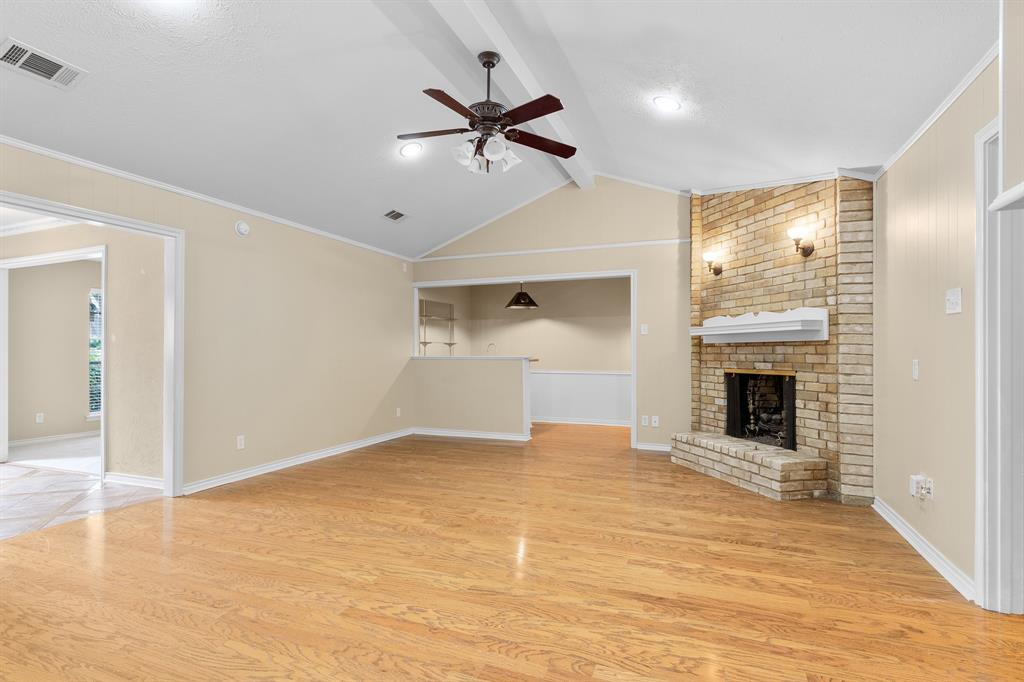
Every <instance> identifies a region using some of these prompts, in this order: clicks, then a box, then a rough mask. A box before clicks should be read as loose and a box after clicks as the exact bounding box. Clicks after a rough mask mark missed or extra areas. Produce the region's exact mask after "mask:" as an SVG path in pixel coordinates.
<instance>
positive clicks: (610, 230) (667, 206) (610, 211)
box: [415, 177, 690, 446]
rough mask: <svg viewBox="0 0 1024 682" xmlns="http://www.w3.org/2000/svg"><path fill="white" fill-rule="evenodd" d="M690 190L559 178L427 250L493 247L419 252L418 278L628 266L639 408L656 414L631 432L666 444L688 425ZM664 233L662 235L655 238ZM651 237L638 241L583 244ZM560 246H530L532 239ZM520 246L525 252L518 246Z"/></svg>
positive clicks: (551, 272)
mask: <svg viewBox="0 0 1024 682" xmlns="http://www.w3.org/2000/svg"><path fill="white" fill-rule="evenodd" d="M689 230H690V206H689V197H687V196H685V195H682V194H675V193H673V192H666V191H663V190H656V189H651V188H647V187H641V186H638V185H633V184H630V183H626V182H621V181H618V180H611V179H608V178H603V177H598V178H597V182H596V185H595V186H594V187H593V188H590V189H585V190H584V189H579V188H578V187H576V186H574V185H566V186H563V187H561V188H559V189H557V190H555V191H553V192H551V193H549V194H547V195H545V196H543V197H541V198H540V199H537V200H536V201H534V202H532V203H531V204H528V205H527V206H524V207H522V208H520V209H518V210H517V211H514V212H512V213H510V214H509V215H506V216H504V217H502V218H499V219H498V220H495V221H494V222H492V223H489V224H488V225H486V226H485V227H483V228H481V229H479V230H477V231H475V232H473V233H471V234H469V235H467V236H466V237H463V238H462V239H460V240H458V241H456V242H453V243H452V244H450V245H448V246H446V247H444V248H443V249H440V250H439V251H437V252H436V253H435V254H432V255H442V254H444V255H466V254H487V253H495V252H508V251H518V252H521V253H518V254H516V255H498V256H486V257H474V258H466V259H453V260H434V261H431V260H425V261H419V262H417V263H416V265H415V277H416V280H417V281H439V280H458V279H476V278H488V277H508V278H509V279H515V278H516V277H519V276H539V277H544V276H551V275H559V274H562V275H564V274H570V273H587V272H598V271H624V270H635V271H636V273H637V277H636V315H637V323H638V324H647V325H648V328H649V330H650V331H649V333H648V334H647V335H642V336H638V344H637V368H636V372H637V377H636V382H637V395H636V403H637V411H638V412H639V413H640V414H647V415H658V416H660V425H659V426H658V427H651V426H638V427H637V440H638V442H640V443H653V444H658V445H664V446H667V445H669V443H670V438H671V435H672V434H673V433H677V432H681V431H688V430H689V428H690V354H689V344H690V339H689V322H690V283H689V282H690V244H689ZM661 240H664V241H661ZM644 241H656V242H657V243H654V244H648V245H645V246H636V245H634V246H616V247H614V248H598V249H590V248H580V247H590V246H594V245H605V246H607V245H615V244H623V243H636V242H644ZM549 248H559V249H567V250H565V251H560V252H548V253H543V252H542V253H529V251H531V250H536V249H549ZM522 252H525V253H522Z"/></svg>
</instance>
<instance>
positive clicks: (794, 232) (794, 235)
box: [786, 225, 811, 241]
mask: <svg viewBox="0 0 1024 682" xmlns="http://www.w3.org/2000/svg"><path fill="white" fill-rule="evenodd" d="M786 234H788V235H789V238H790V239H792V240H793V241H801V240H804V239H806V238H807V237H808V236H809V235H810V234H811V228H810V227H808V226H807V225H794V226H793V227H791V228H789V229H788V230H786Z"/></svg>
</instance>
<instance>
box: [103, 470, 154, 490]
mask: <svg viewBox="0 0 1024 682" xmlns="http://www.w3.org/2000/svg"><path fill="white" fill-rule="evenodd" d="M103 481H104V482H105V483H120V484H121V485H137V486H139V487H142V488H156V489H157V490H163V489H164V479H162V478H155V477H153V476H136V475H135V474H117V473H114V472H107V473H106V474H103Z"/></svg>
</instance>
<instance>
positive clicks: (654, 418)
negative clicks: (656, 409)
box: [651, 415, 661, 426]
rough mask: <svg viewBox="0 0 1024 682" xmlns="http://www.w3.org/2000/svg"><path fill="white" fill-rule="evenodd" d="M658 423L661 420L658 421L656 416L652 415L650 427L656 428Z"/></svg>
mask: <svg viewBox="0 0 1024 682" xmlns="http://www.w3.org/2000/svg"><path fill="white" fill-rule="evenodd" d="M660 421H661V420H660V419H658V415H654V416H652V417H651V426H658V425H659V423H660Z"/></svg>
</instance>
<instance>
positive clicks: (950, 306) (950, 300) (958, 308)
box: [946, 287, 964, 315]
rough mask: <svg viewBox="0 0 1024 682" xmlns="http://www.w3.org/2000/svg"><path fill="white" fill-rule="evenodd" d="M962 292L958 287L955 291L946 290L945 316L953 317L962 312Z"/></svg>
mask: <svg viewBox="0 0 1024 682" xmlns="http://www.w3.org/2000/svg"><path fill="white" fill-rule="evenodd" d="M963 293H964V290H963V289H961V288H960V287H957V288H956V289H946V314H947V315H955V314H957V313H961V312H963V305H962V304H961V300H962V299H963Z"/></svg>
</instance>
